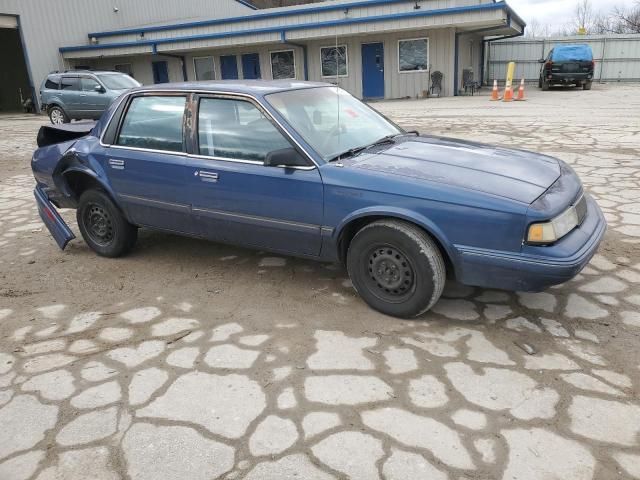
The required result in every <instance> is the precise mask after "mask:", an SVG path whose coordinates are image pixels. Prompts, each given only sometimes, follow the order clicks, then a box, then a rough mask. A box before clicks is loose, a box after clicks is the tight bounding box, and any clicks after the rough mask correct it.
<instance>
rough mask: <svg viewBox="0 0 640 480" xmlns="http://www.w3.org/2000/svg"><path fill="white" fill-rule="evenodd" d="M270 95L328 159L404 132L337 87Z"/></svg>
mask: <svg viewBox="0 0 640 480" xmlns="http://www.w3.org/2000/svg"><path fill="white" fill-rule="evenodd" d="M266 99H267V101H268V102H269V103H270V104H271V106H273V108H275V109H276V110H277V111H278V113H280V114H281V115H282V116H283V117H284V118H285V119H286V120H287V122H288V123H289V125H291V127H292V128H293V129H294V130H295V131H296V132H298V133H299V134H300V136H301V137H302V138H304V140H305V141H306V142H307V143H308V144H309V145H311V147H313V149H314V150H315V151H316V152H317V153H318V154H319V155H321V156H322V158H323V159H324V160H331V159H335V158H336V157H339V156H340V155H341V154H344V153H347V152H349V151H350V150H353V149H358V148H361V147H365V146H367V145H371V144H372V143H375V142H377V141H378V140H381V139H384V138H385V137H391V136H394V135H398V134H401V133H403V132H402V130H400V129H399V128H398V127H396V126H395V125H393V124H392V123H391V122H389V121H388V120H387V119H385V118H384V117H383V116H382V115H380V114H379V113H378V112H376V111H375V110H373V109H372V108H371V107H369V106H368V105H366V104H364V103H362V102H361V101H359V100H357V99H355V98H354V97H352V96H351V95H349V94H348V93H347V92H345V91H344V90H342V89H340V88H337V87H321V88H308V89H303V90H291V91H287V92H278V93H272V94H269V95H267V96H266Z"/></svg>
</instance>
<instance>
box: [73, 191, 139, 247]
mask: <svg viewBox="0 0 640 480" xmlns="http://www.w3.org/2000/svg"><path fill="white" fill-rule="evenodd" d="M76 218H77V220H78V227H80V232H81V233H82V238H84V241H85V242H86V243H87V245H89V248H91V250H93V251H94V252H96V253H97V254H98V255H100V256H102V257H110V258H115V257H120V256H123V255H126V254H127V253H128V252H129V251H131V249H132V248H133V246H134V245H135V243H136V240H137V239H138V229H137V227H135V226H134V225H131V224H130V223H129V222H127V220H126V219H125V218H124V216H123V215H122V213H121V212H120V210H119V209H118V207H117V206H116V205H115V204H114V203H113V201H112V200H111V198H110V197H109V196H108V195H107V194H106V193H105V192H103V191H102V190H87V191H85V192H84V193H83V194H82V195H81V196H80V201H79V202H78V209H77V211H76Z"/></svg>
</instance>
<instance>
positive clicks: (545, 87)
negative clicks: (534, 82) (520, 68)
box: [542, 80, 549, 92]
mask: <svg viewBox="0 0 640 480" xmlns="http://www.w3.org/2000/svg"><path fill="white" fill-rule="evenodd" d="M548 90H549V82H548V81H547V80H542V91H543V92H546V91H548Z"/></svg>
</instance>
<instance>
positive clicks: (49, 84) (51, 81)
mask: <svg viewBox="0 0 640 480" xmlns="http://www.w3.org/2000/svg"><path fill="white" fill-rule="evenodd" d="M59 83H60V77H53V76H52V77H47V80H46V81H45V82H44V88H47V89H49V90H58V85H59Z"/></svg>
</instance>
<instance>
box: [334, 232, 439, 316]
mask: <svg viewBox="0 0 640 480" xmlns="http://www.w3.org/2000/svg"><path fill="white" fill-rule="evenodd" d="M347 270H348V271H349V277H350V278H351V282H352V283H353V286H354V287H355V289H356V291H357V292H358V293H359V294H360V296H361V297H362V298H363V299H364V301H365V302H367V304H369V306H371V307H372V308H374V309H375V310H378V311H380V312H382V313H384V314H387V315H391V316H394V317H403V318H409V317H415V316H417V315H420V314H421V313H424V312H426V311H427V310H429V309H430V308H431V307H432V306H433V305H434V304H435V303H436V302H437V301H438V299H439V298H440V295H441V294H442V289H443V288H444V283H445V280H446V271H445V265H444V260H443V259H442V255H441V254H440V251H439V250H438V246H437V245H436V244H435V242H434V241H433V239H432V238H431V237H430V236H429V235H428V234H427V233H426V232H424V231H423V230H421V229H420V228H418V227H416V226H415V225H412V224H410V223H406V222H402V221H397V220H380V221H377V222H373V223H371V224H369V225H367V226H365V227H363V228H362V229H361V230H360V231H359V232H358V233H357V234H356V235H355V237H354V238H353V240H352V241H351V244H350V245H349V250H348V252H347Z"/></svg>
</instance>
